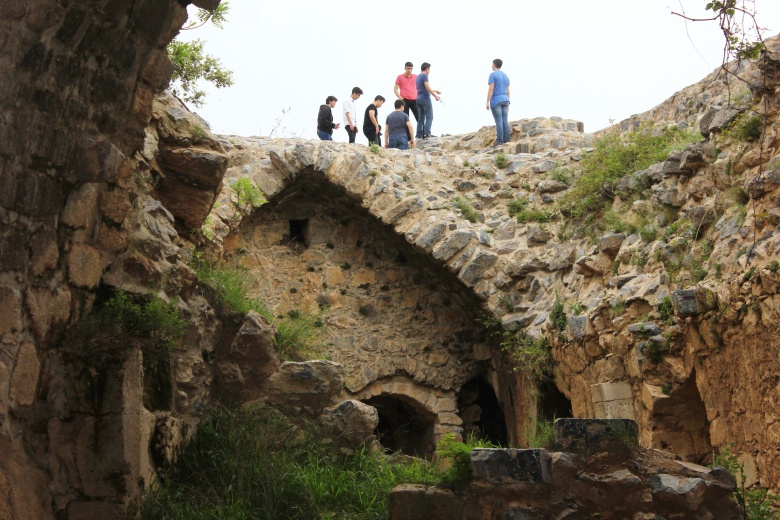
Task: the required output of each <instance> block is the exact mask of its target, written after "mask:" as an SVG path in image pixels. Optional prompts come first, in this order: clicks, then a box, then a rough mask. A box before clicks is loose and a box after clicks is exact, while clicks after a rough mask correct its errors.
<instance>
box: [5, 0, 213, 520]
mask: <svg viewBox="0 0 780 520" xmlns="http://www.w3.org/2000/svg"><path fill="white" fill-rule="evenodd" d="M186 3H188V2H177V1H173V0H85V1H81V2H59V1H56V0H34V1H25V0H7V1H3V2H2V4H1V5H0V70H2V72H3V74H2V79H0V177H1V178H0V181H2V186H3V187H4V188H3V189H2V190H0V341H1V342H2V343H1V344H0V429H1V430H2V433H1V434H0V442H1V443H2V445H3V453H4V456H3V458H2V461H0V516H2V517H3V518H40V519H44V518H53V517H54V515H55V513H56V514H57V515H60V516H58V518H117V517H118V516H119V515H120V514H121V511H122V510H123V508H124V504H125V502H126V500H127V498H128V497H130V496H132V495H134V494H136V493H137V492H138V490H139V487H138V477H140V476H142V475H146V476H148V470H146V471H145V470H144V466H148V445H149V439H148V436H149V435H150V433H151V429H152V428H153V424H154V416H152V415H151V414H150V413H149V412H148V411H146V410H145V409H144V407H143V406H142V404H141V395H142V394H143V392H142V391H141V390H140V386H141V371H140V363H141V361H140V359H139V358H138V357H137V356H133V355H130V356H128V357H127V358H126V360H125V361H123V362H122V363H119V364H118V365H116V366H115V367H114V368H113V369H112V370H110V371H106V370H103V369H102V368H101V365H100V363H94V362H95V357H98V358H99V357H100V356H99V354H96V355H95V356H93V358H92V359H91V360H89V361H86V358H85V356H84V354H85V353H84V352H78V351H77V349H74V348H73V345H69V344H68V343H67V341H65V338H66V335H65V334H64V332H65V330H66V329H67V328H68V326H69V324H71V323H73V322H75V321H77V320H78V319H79V318H80V317H81V316H83V315H84V314H85V313H86V312H87V311H88V309H89V307H90V305H91V302H92V301H93V300H94V298H95V296H96V291H97V289H98V287H99V285H101V280H102V278H103V276H104V274H105V273H109V272H110V273H111V275H112V276H114V277H115V279H118V278H119V277H120V276H121V275H120V274H119V273H120V272H123V267H127V266H130V269H129V270H130V271H135V272H136V273H139V272H140V271H138V269H137V268H138V266H139V265H140V264H139V263H138V262H135V263H134V262H133V260H132V259H131V260H128V259H127V257H132V255H126V257H125V259H124V260H123V261H122V262H119V263H118V264H117V257H118V255H122V254H125V253H127V251H128V247H129V244H130V243H131V242H132V241H133V233H134V232H135V231H136V230H137V226H138V220H137V218H136V217H137V213H136V210H137V209H138V207H139V206H141V207H143V204H144V203H143V199H142V198H138V194H139V188H138V185H137V183H136V181H137V179H138V177H139V175H143V172H144V171H145V170H148V164H146V163H145V160H144V159H143V158H142V157H139V156H136V155H135V153H136V151H139V150H141V148H142V147H143V142H144V132H145V127H146V126H147V124H148V123H149V120H150V116H151V111H152V100H153V96H154V95H155V93H157V92H159V91H161V90H162V89H163V88H164V87H165V85H166V84H167V82H168V79H169V76H170V73H171V70H172V69H171V65H170V62H169V61H168V59H167V56H166V53H165V46H166V44H167V43H168V42H169V41H170V40H171V39H172V38H173V37H174V35H175V34H176V32H177V31H178V28H179V27H180V26H181V24H182V23H183V22H184V20H185V19H186V11H185V9H184V5H186ZM196 3H197V2H196ZM208 3H210V4H214V2H208ZM217 3H218V2H217ZM211 7H213V5H212V6H211ZM151 218H152V220H154V217H151ZM163 220H165V219H164V218H163ZM163 225H164V224H163ZM135 258H136V260H138V259H140V256H139V255H136V257H135ZM133 266H134V267H133ZM135 282H136V283H138V285H141V286H143V285H144V284H143V283H139V282H138V279H137V277H136V278H135ZM146 287H149V284H148V282H147V284H146ZM145 290H148V289H145ZM87 357H89V356H87Z"/></svg>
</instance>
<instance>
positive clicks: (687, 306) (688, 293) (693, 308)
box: [672, 289, 699, 316]
mask: <svg viewBox="0 0 780 520" xmlns="http://www.w3.org/2000/svg"><path fill="white" fill-rule="evenodd" d="M672 303H673V304H674V310H675V311H676V312H677V315H678V316H696V315H697V314H699V306H698V303H697V302H696V291H694V290H693V289H680V290H677V291H674V292H672Z"/></svg>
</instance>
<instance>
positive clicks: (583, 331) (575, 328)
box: [566, 315, 593, 339]
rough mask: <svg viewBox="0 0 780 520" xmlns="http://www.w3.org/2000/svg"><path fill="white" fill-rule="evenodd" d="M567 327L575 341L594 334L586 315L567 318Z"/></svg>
mask: <svg viewBox="0 0 780 520" xmlns="http://www.w3.org/2000/svg"><path fill="white" fill-rule="evenodd" d="M566 326H567V327H568V329H569V332H570V333H571V335H572V337H573V338H574V339H583V338H584V337H585V336H587V335H588V334H589V333H592V332H593V330H592V329H591V327H590V326H589V323H588V317H587V316H585V315H580V316H566Z"/></svg>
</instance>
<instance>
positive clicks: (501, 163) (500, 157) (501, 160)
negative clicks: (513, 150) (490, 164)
mask: <svg viewBox="0 0 780 520" xmlns="http://www.w3.org/2000/svg"><path fill="white" fill-rule="evenodd" d="M493 160H494V161H495V162H496V166H498V167H499V168H505V167H506V165H507V162H508V161H507V158H506V154H505V153H504V152H499V153H497V154H496V157H495V158H494V159H493Z"/></svg>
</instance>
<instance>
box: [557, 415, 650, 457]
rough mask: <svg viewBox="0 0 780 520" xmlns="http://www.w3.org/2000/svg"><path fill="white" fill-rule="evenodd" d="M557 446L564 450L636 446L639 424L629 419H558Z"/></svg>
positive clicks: (592, 449)
mask: <svg viewBox="0 0 780 520" xmlns="http://www.w3.org/2000/svg"><path fill="white" fill-rule="evenodd" d="M554 428H555V445H556V446H557V447H558V448H560V449H562V450H569V451H575V452H576V451H583V450H586V451H587V450H590V451H594V450H603V449H608V448H609V447H612V448H615V447H622V448H626V447H631V446H636V445H637V443H638V439H637V431H638V427H637V423H636V422H635V421H632V420H629V419H556V421H555V425H554Z"/></svg>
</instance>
